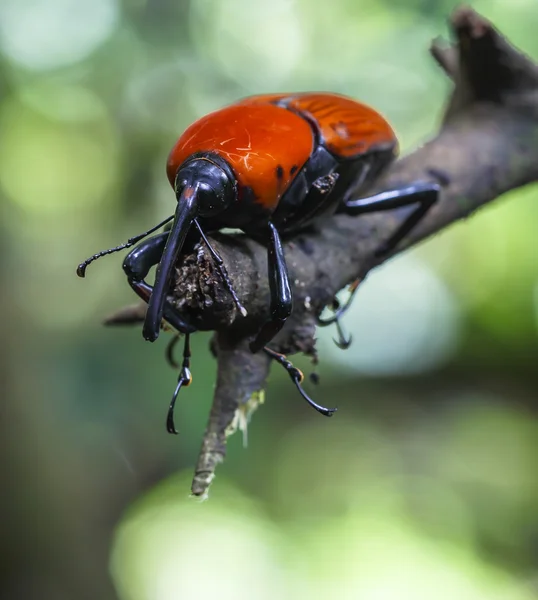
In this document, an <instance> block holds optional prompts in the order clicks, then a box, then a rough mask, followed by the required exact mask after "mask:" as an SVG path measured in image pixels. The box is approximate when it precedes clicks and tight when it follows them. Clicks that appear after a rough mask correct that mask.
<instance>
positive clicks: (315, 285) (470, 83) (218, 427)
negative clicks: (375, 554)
mask: <svg viewBox="0 0 538 600" xmlns="http://www.w3.org/2000/svg"><path fill="white" fill-rule="evenodd" d="M450 24H451V28H452V31H453V33H454V35H455V38H456V43H455V44H454V45H453V46H450V47H443V46H442V45H441V44H440V43H439V42H434V43H433V45H432V48H431V53H432V55H433V57H434V58H435V60H436V61H437V62H438V63H439V64H440V65H441V67H442V68H443V70H444V71H445V73H447V74H448V75H449V77H450V78H451V79H452V80H453V82H454V88H453V92H452V95H451V98H450V100H449V102H448V104H447V109H446V112H445V115H444V118H443V120H442V126H441V129H440V131H439V133H438V134H437V135H436V136H435V137H433V138H432V139H431V140H430V141H429V142H428V143H426V144H425V145H423V146H422V147H420V148H418V149H417V150H416V151H414V152H413V153H411V154H410V155H408V156H406V157H404V158H402V159H401V160H399V161H397V162H396V163H395V164H394V165H393V166H392V167H391V168H390V169H389V171H388V172H387V174H386V176H385V177H384V178H383V179H382V180H381V181H379V182H378V183H377V184H376V190H381V189H387V188H388V187H394V186H395V185H401V184H406V183H411V182H414V181H417V180H422V181H436V182H438V183H440V184H441V186H442V188H443V189H442V193H441V199H440V201H439V203H438V204H437V205H436V206H435V207H434V208H433V209H432V210H431V211H430V213H429V214H428V216H427V217H426V218H425V219H424V220H423V222H422V223H421V224H420V226H419V227H417V228H416V229H415V230H414V231H413V233H412V234H411V235H410V236H409V238H408V239H407V240H406V241H405V243H404V244H402V245H401V247H400V248H399V249H398V251H401V250H404V249H405V248H407V247H409V246H411V245H414V244H416V243H417V242H419V241H421V240H423V239H424V238H426V237H428V236H430V235H432V234H434V233H435V232H437V231H439V230H441V229H443V228H444V227H446V226H448V225H449V224H451V223H453V222H455V221H457V220H459V219H463V218H466V217H468V216H469V215H470V214H471V213H473V212H474V211H475V210H477V209H478V208H479V207H481V206H482V205H484V204H485V203H487V202H490V201H491V200H493V199H495V198H497V197H498V196H500V195H501V194H503V193H504V192H507V191H509V190H512V189H514V188H517V187H520V186H522V185H525V184H527V183H529V182H533V181H536V180H537V179H538V66H537V65H536V64H534V63H533V62H532V61H531V60H530V59H529V58H528V57H526V56H525V55H523V54H522V53H521V52H519V51H518V50H517V49H515V48H514V47H513V46H511V45H510V44H509V43H508V42H507V41H506V39H504V38H503V37H502V36H501V35H500V34H499V32H498V31H497V30H496V29H495V28H494V27H493V26H492V25H491V24H490V23H489V22H488V21H486V20H485V19H484V18H483V17H481V16H480V15H478V14H477V13H476V12H474V11H473V10H472V9H470V8H467V7H462V8H459V9H457V10H456V11H455V12H454V13H453V15H452V17H451V20H450ZM406 214H407V213H406V211H405V210H400V211H394V212H392V213H379V214H371V215H365V216H361V217H360V218H357V217H348V216H344V215H337V216H335V217H333V218H331V219H327V220H326V221H325V222H324V223H323V225H322V226H318V227H316V228H315V229H313V230H311V231H309V232H305V233H301V234H299V235H296V236H294V237H293V238H292V239H290V240H288V241H287V242H286V244H285V253H286V259H287V263H288V267H289V271H290V276H291V281H292V282H293V295H294V310H293V314H292V317H291V318H290V319H289V321H288V323H287V324H286V327H285V328H284V329H283V331H282V332H281V334H280V335H279V336H278V337H277V338H276V340H275V344H274V346H275V347H276V348H277V349H279V350H280V351H282V352H286V353H294V352H305V353H307V354H310V355H313V354H314V353H315V349H314V345H315V339H314V335H315V325H316V316H317V315H318V314H319V313H320V312H321V310H322V309H323V308H324V306H326V305H327V304H329V303H330V301H331V299H332V298H333V297H334V295H335V294H336V293H337V292H338V291H339V290H340V289H342V288H343V287H345V286H346V285H347V284H349V283H350V282H351V281H353V280H355V279H356V278H357V277H364V276H365V275H366V274H367V273H368V272H369V271H370V269H371V268H373V267H375V266H377V265H378V264H379V261H376V260H375V259H374V251H375V249H376V248H377V247H378V246H379V245H380V243H381V242H383V241H384V240H386V239H387V238H388V237H389V236H390V234H391V233H392V232H394V231H395V230H396V228H397V227H398V224H399V223H400V222H401V221H402V219H404V218H405V216H406ZM213 241H214V243H215V246H216V248H217V249H218V251H219V252H220V254H221V256H222V257H223V259H224V263H225V265H226V269H227V271H228V274H229V276H230V278H231V280H232V282H233V284H234V287H235V289H236V291H237V293H238V295H239V297H240V298H241V301H242V302H243V304H244V306H245V307H246V309H247V311H248V316H247V317H246V318H245V317H242V316H241V315H239V314H238V313H237V311H236V309H235V307H234V305H233V302H232V301H231V298H230V297H229V295H228V294H227V293H226V291H225V290H224V289H223V286H222V284H221V280H220V277H219V276H218V273H216V272H215V270H214V267H213V264H212V262H211V259H210V257H208V256H207V255H206V252H205V249H204V248H203V247H199V248H197V249H196V253H194V254H191V255H189V256H186V257H183V259H182V260H181V262H180V263H179V265H178V268H177V280H176V284H175V289H174V292H173V296H174V302H175V305H176V306H177V308H178V310H179V311H180V312H182V313H184V314H188V315H189V317H190V318H191V319H192V321H193V322H194V323H195V324H196V325H197V326H198V328H199V329H200V330H215V331H218V332H219V334H218V336H217V338H216V343H215V347H216V354H217V357H218V362H219V378H218V383H217V389H216V391H215V399H214V405H213V410H212V412H211V417H210V422H209V425H208V429H207V431H206V435H205V439H204V443H203V447H202V458H201V459H200V462H199V470H198V471H197V473H200V472H203V473H204V478H203V483H200V482H201V481H202V480H201V479H200V477H198V475H197V477H195V481H194V484H193V493H194V494H197V495H199V494H203V493H205V492H206V491H207V487H208V485H209V482H210V480H211V478H212V475H213V471H214V467H215V466H216V462H218V461H216V460H214V459H211V460H210V459H209V458H208V457H211V456H218V457H219V460H220V459H221V458H222V457H224V452H225V447H224V439H225V433H224V432H225V429H226V428H227V427H228V425H229V423H230V422H231V420H232V419H233V415H234V413H235V411H236V409H237V407H238V406H239V405H240V404H241V403H243V402H245V401H246V400H248V397H250V395H251V393H252V391H255V390H256V389H261V388H262V387H263V385H264V382H265V378H266V375H267V369H268V361H267V359H266V357H260V356H257V355H252V354H250V353H249V352H248V351H246V342H245V340H246V338H247V337H248V336H251V335H253V334H254V333H255V332H256V331H257V330H258V328H259V327H260V325H261V324H262V323H263V321H264V320H265V319H266V318H267V317H268V310H269V286H268V281H267V265H266V263H267V258H266V250H265V248H263V247H262V246H260V245H259V244H258V243H256V242H254V241H253V240H249V239H247V238H246V237H245V236H231V235H221V234H217V235H215V236H214V237H213ZM141 315H142V316H143V311H141ZM112 320H113V319H112ZM203 456H205V457H206V458H203ZM200 465H202V466H200Z"/></svg>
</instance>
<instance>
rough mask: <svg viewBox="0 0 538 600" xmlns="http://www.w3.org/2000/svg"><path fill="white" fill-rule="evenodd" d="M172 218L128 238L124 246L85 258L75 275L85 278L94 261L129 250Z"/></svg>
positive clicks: (172, 216)
mask: <svg viewBox="0 0 538 600" xmlns="http://www.w3.org/2000/svg"><path fill="white" fill-rule="evenodd" d="M173 218H174V215H171V216H170V217H166V219H165V220H164V221H161V222H160V223H159V224H158V225H155V227H152V228H151V229H148V230H147V231H144V233H139V234H138V235H135V236H133V237H131V238H129V239H128V240H127V241H126V242H125V243H124V244H120V245H119V246H116V247H115V248H109V249H108V250H101V252H98V253H97V254H94V255H93V256H90V258H87V259H86V260H85V261H84V262H81V263H80V265H79V266H78V267H77V275H78V276H79V277H85V276H86V269H87V268H88V265H90V264H91V263H92V262H93V261H94V260H97V259H98V258H101V257H102V256H107V255H108V254H114V252H119V251H120V250H125V248H130V247H131V246H134V244H136V243H137V242H139V241H140V240H142V239H144V238H145V237H147V236H148V235H150V233H153V232H155V231H157V229H160V228H161V227H163V225H166V224H167V223H169V222H170V221H171V220H172V219H173Z"/></svg>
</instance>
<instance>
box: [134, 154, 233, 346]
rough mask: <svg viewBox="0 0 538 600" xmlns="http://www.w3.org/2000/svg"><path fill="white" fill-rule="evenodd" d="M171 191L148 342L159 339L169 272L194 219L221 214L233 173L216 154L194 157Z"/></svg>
mask: <svg viewBox="0 0 538 600" xmlns="http://www.w3.org/2000/svg"><path fill="white" fill-rule="evenodd" d="M174 188H175V192H176V198H177V208H176V214H175V216H174V221H173V223H172V227H171V229H170V234H169V236H168V240H167V242H166V246H165V248H164V251H163V254H162V257H161V260H160V262H159V264H158V266H157V273H156V275H155V284H154V287H153V292H152V294H151V298H150V300H149V303H148V310H147V313H146V319H145V321H144V328H143V332H142V333H143V336H144V338H145V339H146V340H148V341H150V342H153V341H155V340H156V339H157V338H158V336H159V331H160V326H161V320H162V316H163V307H164V302H165V300H166V293H167V291H168V288H169V285H170V279H171V276H172V271H173V268H174V265H175V264H176V261H177V259H178V256H179V253H180V252H181V248H182V247H183V244H184V242H185V238H186V237H187V233H188V232H189V229H190V228H191V226H192V225H193V223H194V222H195V220H196V218H197V217H216V216H218V215H219V214H220V213H223V212H224V211H225V210H226V209H227V208H228V207H229V206H230V205H231V204H232V203H233V202H234V200H235V199H236V196H237V183H236V180H235V177H234V175H233V172H232V170H231V169H230V167H229V166H228V164H227V162H226V161H225V160H223V159H222V158H220V157H219V156H217V155H215V154H196V155H193V156H191V157H190V158H188V159H187V160H186V161H185V162H184V163H183V164H182V165H181V166H180V167H179V169H178V171H177V174H176V179H175V185H174Z"/></svg>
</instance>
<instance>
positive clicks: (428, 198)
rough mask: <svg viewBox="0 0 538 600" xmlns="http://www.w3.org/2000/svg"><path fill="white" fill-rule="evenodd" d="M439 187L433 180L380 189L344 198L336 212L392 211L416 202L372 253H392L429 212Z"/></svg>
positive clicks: (436, 197) (378, 255)
mask: <svg viewBox="0 0 538 600" xmlns="http://www.w3.org/2000/svg"><path fill="white" fill-rule="evenodd" d="M440 189H441V188H440V186H439V184H437V183H428V182H417V183H414V184H411V185H408V186H405V187H401V188H398V189H394V190H389V191H386V192H381V193H379V194H375V195H373V196H369V197H367V198H358V199H356V200H346V201H344V203H343V204H342V205H341V206H340V208H339V212H344V213H347V214H348V215H363V214H366V213H371V212H377V211H385V210H393V209H396V208H402V207H404V206H412V205H416V208H415V210H414V211H412V212H411V213H410V215H409V216H408V217H407V219H405V220H404V222H403V223H402V224H401V225H400V227H398V229H397V230H396V231H395V232H394V233H393V234H392V235H391V236H390V237H389V239H388V240H387V241H386V242H384V243H383V244H381V245H380V246H379V248H378V249H377V250H376V253H375V254H376V256H377V257H382V256H385V255H387V254H389V253H390V252H392V251H393V250H394V249H395V248H396V246H397V245H398V244H399V243H400V242H401V241H402V240H403V239H404V238H405V237H406V236H407V235H408V234H409V233H410V232H411V231H412V230H413V228H414V227H416V225H417V224H418V223H419V222H420V221H421V220H422V218H423V217H424V215H426V213H427V212H428V211H429V209H430V208H431V207H432V205H433V204H434V203H435V202H436V200H437V199H438V197H439V191H440Z"/></svg>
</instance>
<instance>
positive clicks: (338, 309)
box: [317, 279, 363, 350]
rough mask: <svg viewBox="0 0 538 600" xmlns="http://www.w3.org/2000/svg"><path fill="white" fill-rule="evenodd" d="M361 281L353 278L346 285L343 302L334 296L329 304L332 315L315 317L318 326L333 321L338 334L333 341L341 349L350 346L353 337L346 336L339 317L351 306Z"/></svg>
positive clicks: (330, 323) (325, 325)
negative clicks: (347, 294)
mask: <svg viewBox="0 0 538 600" xmlns="http://www.w3.org/2000/svg"><path fill="white" fill-rule="evenodd" d="M361 281H363V280H362V279H355V281H353V282H352V283H351V284H350V285H349V286H348V289H347V291H348V293H349V296H348V297H347V299H346V301H345V302H344V303H343V304H341V303H340V301H339V300H338V298H336V297H335V298H334V299H333V301H332V303H331V306H330V308H331V310H333V311H334V314H333V315H332V316H330V317H327V318H326V319H322V318H321V317H318V319H317V322H318V326H319V327H327V326H328V325H332V324H333V323H335V324H336V332H337V334H338V339H337V340H334V343H335V344H336V345H337V346H338V347H339V348H341V349H342V350H347V349H348V348H349V347H350V346H351V341H352V339H353V338H352V336H351V335H349V336H348V335H346V334H345V333H344V329H343V327H342V322H341V318H342V317H343V316H344V314H345V312H346V311H347V310H348V309H349V307H350V306H351V302H352V301H353V298H354V297H355V294H356V292H357V289H358V288H359V284H360V283H361Z"/></svg>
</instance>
